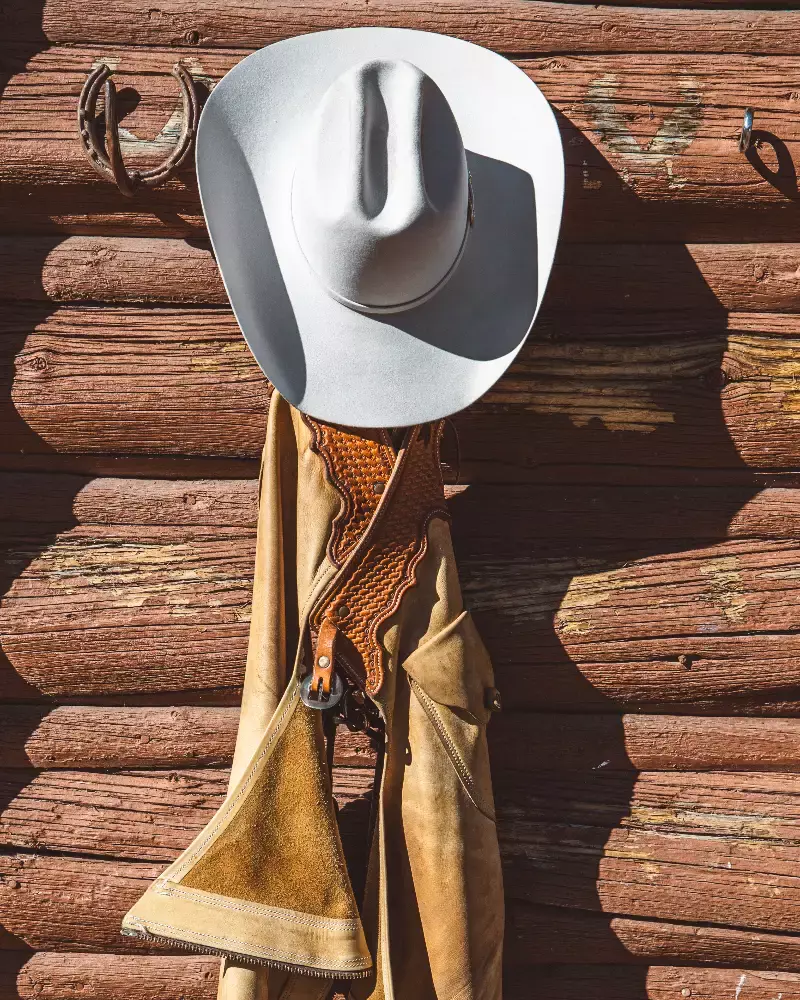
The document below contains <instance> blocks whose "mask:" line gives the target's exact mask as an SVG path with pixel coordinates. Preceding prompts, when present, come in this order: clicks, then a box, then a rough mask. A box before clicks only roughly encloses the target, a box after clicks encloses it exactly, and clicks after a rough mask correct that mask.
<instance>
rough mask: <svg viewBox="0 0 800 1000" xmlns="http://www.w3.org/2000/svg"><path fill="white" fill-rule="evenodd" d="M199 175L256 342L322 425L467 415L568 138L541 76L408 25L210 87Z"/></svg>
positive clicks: (287, 44) (539, 290)
mask: <svg viewBox="0 0 800 1000" xmlns="http://www.w3.org/2000/svg"><path fill="white" fill-rule="evenodd" d="M197 176H198V181H199V186H200V194H201V198H202V202H203V211H204V213H205V217H206V221H207V223H208V229H209V233H210V235H211V241H212V244H213V247H214V252H215V254H216V258H217V263H218V265H219V268H220V271H221V273H222V277H223V280H224V282H225V287H226V289H227V292H228V296H229V298H230V301H231V305H232V307H233V311H234V313H235V315H236V319H237V320H238V323H239V326H240V327H241V329H242V333H243V334H244V337H245V339H246V341H247V343H248V345H249V346H250V349H251V350H252V352H253V354H254V355H255V358H256V360H257V361H258V363H259V365H260V366H261V368H262V369H263V371H264V372H265V374H266V375H267V377H268V378H269V379H270V380H271V382H272V383H273V384H274V385H275V386H276V388H277V389H278V390H279V391H280V392H281V394H282V395H283V396H284V397H285V398H286V399H288V400H289V401H290V402H291V403H292V404H294V405H295V406H296V407H298V408H299V409H300V410H302V411H304V412H306V413H309V414H310V415H312V416H314V417H316V418H318V419H320V420H325V421H328V422H330V423H339V424H346V425H349V426H354V427H391V426H405V425H408V424H417V423H421V422H423V421H427V420H435V419H438V418H440V417H444V416H447V415H448V414H450V413H454V412H455V411H457V410H460V409H463V408H464V407H465V406H468V405H469V404H470V403H472V402H474V401H475V400H476V399H477V398H478V397H479V396H480V395H482V394H483V393H484V392H485V391H486V390H487V389H488V388H489V387H490V386H491V385H492V384H493V383H494V382H495V381H496V380H497V379H498V378H499V377H500V375H502V373H503V372H504V371H505V370H506V368H507V367H508V366H509V365H510V364H511V362H512V361H513V359H514V357H515V356H516V354H517V352H518V351H519V349H520V347H521V346H522V344H523V343H524V341H525V338H526V337H527V335H528V332H529V331H530V329H531V326H532V325H533V321H534V319H535V317H536V313H537V311H538V308H539V305H540V304H541V300H542V296H543V294H544V290H545V286H546V284H547V279H548V277H549V274H550V269H551V267H552V263H553V256H554V253H555V248H556V242H557V239H558V229H559V225H560V221H561V207H562V202H563V191H564V157H563V150H562V146H561V140H560V136H559V130H558V126H557V124H556V121H555V117H554V115H553V112H552V110H551V108H550V106H549V104H548V103H547V101H546V100H545V98H544V97H543V95H542V94H541V92H540V91H539V89H538V88H537V87H536V85H535V84H534V83H533V82H532V81H531V80H530V79H529V78H528V77H527V76H526V75H525V74H524V73H523V72H522V71H521V70H520V69H518V68H517V67H516V66H514V64H513V63H511V62H509V61H508V60H506V59H505V58H503V57H502V56H499V55H497V54H496V53H494V52H491V51H489V50H488V49H484V48H481V47H480V46H477V45H472V44H470V43H469V42H464V41H461V40H459V39H455V38H450V37H447V36H444V35H437V34H433V33H429V32H424V31H411V30H406V29H401V28H345V29H340V30H335V31H323V32H319V33H316V34H310V35H301V36H298V37H296V38H291V39H287V40H285V41H281V42H276V43H275V44H273V45H269V46H267V47H266V48H263V49H261V50H259V51H258V52H254V53H253V54H252V55H250V56H248V57H247V58H246V59H244V60H243V61H242V62H240V63H239V64H238V65H237V66H235V67H234V68H233V69H232V70H231V71H230V72H229V73H228V74H227V75H226V76H225V77H224V78H223V79H222V80H221V81H220V83H219V84H217V86H216V87H215V88H214V90H213V91H212V93H211V95H210V97H209V99H208V101H207V102H206V105H205V108H204V110H203V113H202V116H201V119H200V125H199V129H198V136H197Z"/></svg>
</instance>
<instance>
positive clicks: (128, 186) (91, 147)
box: [78, 63, 200, 198]
mask: <svg viewBox="0 0 800 1000" xmlns="http://www.w3.org/2000/svg"><path fill="white" fill-rule="evenodd" d="M172 75H173V76H174V77H175V79H176V80H177V81H178V83H179V85H180V88H181V96H182V98H183V123H182V124H181V132H180V135H179V136H178V141H177V143H176V145H175V148H174V149H173V150H172V152H171V153H170V154H169V156H168V157H167V158H166V159H165V160H164V161H163V163H161V164H160V165H159V166H157V167H153V168H152V169H151V170H133V171H131V172H129V171H128V170H127V169H126V167H125V163H124V162H123V159H122V150H121V149H120V142H119V122H118V118H117V88H116V87H115V86H114V81H113V80H112V79H111V70H110V69H109V67H108V66H106V65H105V64H104V63H101V64H100V65H99V66H96V67H95V68H94V69H93V70H92V72H91V73H90V74H89V76H88V77H87V78H86V83H84V85H83V90H82V91H81V96H80V100H79V101H78V132H79V133H80V140H81V146H82V147H83V151H84V153H85V154H86V156H87V157H88V159H89V162H90V163H91V164H92V166H93V167H94V169H95V170H96V171H97V172H98V173H99V174H100V176H101V177H105V178H106V179H108V180H112V181H114V183H115V184H116V185H117V187H118V188H119V190H120V193H121V194H123V195H124V196H125V197H126V198H132V197H133V195H134V193H135V192H136V190H137V189H138V188H139V187H151V188H152V187H159V186H160V185H161V184H164V183H166V182H167V181H168V180H169V179H170V177H172V176H173V174H174V173H175V171H176V170H177V169H178V167H180V165H181V164H182V163H183V161H184V160H185V159H186V157H187V156H188V155H189V152H190V150H191V148H192V146H193V144H194V140H195V136H196V135H197V119H198V117H199V113H200V103H199V101H198V99H197V91H196V90H195V87H194V81H193V80H192V76H191V73H190V72H189V71H188V70H187V69H186V68H185V67H184V66H183V65H181V63H175V65H174V66H173V67H172ZM101 87H103V88H104V102H105V116H106V134H105V145H104V144H103V142H101V141H100V140H99V139H98V136H97V129H96V110H97V98H98V95H99V93H100V88H101Z"/></svg>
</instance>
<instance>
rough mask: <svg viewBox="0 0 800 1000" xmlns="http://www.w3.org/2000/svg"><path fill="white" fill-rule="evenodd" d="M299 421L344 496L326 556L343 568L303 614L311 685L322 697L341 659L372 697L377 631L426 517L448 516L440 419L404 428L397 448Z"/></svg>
mask: <svg viewBox="0 0 800 1000" xmlns="http://www.w3.org/2000/svg"><path fill="white" fill-rule="evenodd" d="M304 419H305V421H306V424H307V425H308V427H309V428H310V430H311V432H312V444H311V447H312V449H313V450H314V451H316V452H317V454H319V455H320V456H321V458H322V459H323V461H324V463H325V471H326V477H327V479H328V481H329V482H330V483H331V485H332V486H333V487H334V488H335V489H336V491H337V492H338V493H339V496H340V499H341V509H340V511H339V514H338V515H337V517H336V519H335V521H334V525H333V531H332V534H331V539H330V541H329V544H328V556H329V558H330V559H331V561H332V562H333V563H334V564H335V565H336V566H338V567H340V570H339V572H338V573H337V574H336V576H335V577H334V579H333V580H332V582H331V584H330V586H329V587H328V588H327V589H326V590H325V592H324V593H323V594H322V595H321V597H320V598H319V600H318V601H317V603H316V605H315V607H314V608H313V609H312V612H311V615H310V618H309V624H310V630H311V640H312V649H313V651H314V661H313V670H314V675H313V678H312V681H311V687H312V689H313V690H315V691H320V690H321V691H322V692H324V693H325V695H326V696H327V694H328V693H329V691H330V685H331V672H332V669H333V666H334V664H335V662H339V663H340V664H342V665H343V666H344V668H345V669H346V671H347V673H348V676H350V678H351V679H352V680H353V681H354V682H355V683H356V684H357V685H358V686H359V687H361V688H362V689H363V690H364V691H366V693H367V694H368V695H370V696H373V697H374V696H375V695H377V694H378V692H379V691H380V689H381V686H382V684H383V678H384V662H383V657H384V651H383V645H382V644H381V642H380V638H379V635H378V632H379V630H380V627H381V625H383V624H384V622H386V621H387V619H389V618H390V617H391V616H392V615H393V614H394V613H395V612H396V611H397V609H398V608H399V607H400V602H401V600H402V598H403V595H404V594H405V593H406V591H407V590H408V589H409V588H410V587H412V586H413V585H414V583H415V582H416V568H417V566H418V564H419V562H420V560H421V559H422V557H423V556H424V555H425V552H426V550H427V546H428V535H427V529H428V524H429V522H430V521H431V519H432V518H434V517H441V518H444V519H446V520H449V514H448V512H447V507H446V504H445V499H444V484H443V482H442V474H441V467H440V464H439V442H440V438H441V433H442V427H443V423H442V422H441V421H438V422H436V423H434V424H421V425H418V426H416V427H411V428H409V429H408V430H407V431H406V433H405V437H404V440H403V444H402V446H401V448H400V449H399V451H398V452H397V453H395V451H394V448H393V447H392V445H391V440H390V438H389V436H388V433H387V432H385V431H377V432H369V431H367V432H359V431H355V430H351V429H348V428H342V427H335V426H332V425H329V424H323V423H321V422H319V421H316V420H313V419H312V418H310V417H305V418H304ZM320 685H321V687H320Z"/></svg>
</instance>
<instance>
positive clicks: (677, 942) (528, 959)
mask: <svg viewBox="0 0 800 1000" xmlns="http://www.w3.org/2000/svg"><path fill="white" fill-rule="evenodd" d="M505 955H506V967H507V969H508V970H510V969H511V968H519V970H520V971H521V972H522V971H529V972H531V973H535V972H536V971H537V970H536V968H535V967H536V966H539V965H560V964H563V963H566V962H571V963H575V964H576V965H583V964H595V965H600V966H604V965H614V964H619V965H640V966H641V965H645V964H648V963H654V964H662V965H663V964H669V963H672V962H674V963H679V964H683V965H694V964H698V965H699V964H704V963H710V964H714V965H717V966H722V967H726V966H727V967H734V968H735V967H737V966H745V967H747V968H751V969H766V970H769V969H784V970H787V971H797V970H798V968H800V937H796V936H795V935H792V934H770V933H765V932H764V931H752V930H742V929H738V928H732V927H714V926H711V925H708V924H703V925H698V924H679V923H670V922H669V921H666V920H645V919H642V918H636V917H614V916H609V915H608V914H602V913H588V912H583V911H580V910H568V909H565V908H563V907H556V906H536V905H534V904H530V903H527V904H526V903H521V902H519V901H517V900H512V901H510V902H509V904H508V906H507V907H506V933H505Z"/></svg>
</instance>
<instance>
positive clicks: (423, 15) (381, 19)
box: [4, 0, 797, 54]
mask: <svg viewBox="0 0 800 1000" xmlns="http://www.w3.org/2000/svg"><path fill="white" fill-rule="evenodd" d="M654 13H655V12H653V11H651V10H647V9H637V8H635V7H631V8H628V7H624V6H623V7H617V6H611V5H607V6H597V5H592V6H582V5H573V4H561V3H543V2H530V3H523V2H520V0H514V2H510V3H509V2H501V0H444V2H440V3H438V4H437V5H436V6H435V7H429V6H427V5H421V4H411V3H408V2H407V0H406V2H402V0H380V2H378V3H371V4H370V5H369V10H367V9H366V8H365V6H364V5H362V4H360V3H358V2H357V0H345V2H343V3H339V4H336V5H332V4H331V3H330V2H328V0H301V2H297V0H296V2H294V3H286V2H281V3H277V2H275V0H271V2H263V3H261V4H260V5H259V8H258V17H254V16H253V11H252V8H249V7H246V6H244V5H243V4H241V3H239V2H237V0H226V2H222V3H220V2H218V3H211V2H210V0H203V2H198V3H195V4H193V5H192V8H191V10H187V8H186V7H185V6H182V5H181V4H180V3H179V2H178V0H162V3H161V5H160V7H159V9H158V12H157V16H149V15H148V13H147V12H145V11H142V10H141V9H140V8H139V7H137V6H136V5H135V4H134V3H132V2H126V0H116V2H115V3H113V4H107V5H103V4H101V3H98V2H97V0H91V2H90V0H86V2H84V4H83V5H82V7H81V12H80V13H78V12H76V10H75V8H74V7H72V6H70V5H69V4H68V3H66V2H65V0H47V3H46V4H45V5H44V10H43V11H42V10H41V8H31V7H30V6H29V5H26V4H25V3H24V0H16V2H15V3H9V4H7V5H6V8H5V9H4V23H5V26H6V27H7V28H8V29H10V31H11V32H13V33H12V34H10V37H12V38H16V39H18V40H24V41H28V40H30V41H31V42H40V41H41V40H45V39H46V40H47V41H48V42H50V43H51V44H52V43H61V42H70V43H81V42H87V41H91V42H104V43H110V44H112V45H170V46H175V45H186V44H187V43H188V44H189V45H203V46H209V47H225V48H229V47H235V46H245V47H248V48H258V47H259V46H261V45H267V44H269V43H270V42H274V41H277V40H279V39H281V38H286V37H288V36H291V35H296V34H301V33H304V32H309V31H319V30H325V29H330V28H342V27H357V26H359V25H368V26H382V27H407V28H417V29H423V30H427V31H438V32H441V33H442V34H448V35H457V36H459V37H462V38H466V39H467V40H468V41H472V42H476V43H477V44H479V45H486V46H488V47H490V48H495V49H498V50H500V51H505V52H513V53H520V52H563V51H575V50H576V49H579V50H580V51H585V52H592V51H595V52H598V51H599V52H609V51H612V52H663V51H665V50H666V51H678V52H745V53H754V54H755V53H773V52H788V53H794V52H796V51H797V48H796V40H795V38H794V37H793V29H796V20H795V15H794V14H793V13H786V12H781V13H780V14H779V13H778V12H772V11H765V12H758V13H757V12H753V11H742V12H737V11H724V10H716V9H713V10H709V11H699V10H692V9H688V10H686V9H683V10H661V11H659V12H658V13H657V14H656V15H655V16H653V15H654ZM81 15H82V16H81Z"/></svg>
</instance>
